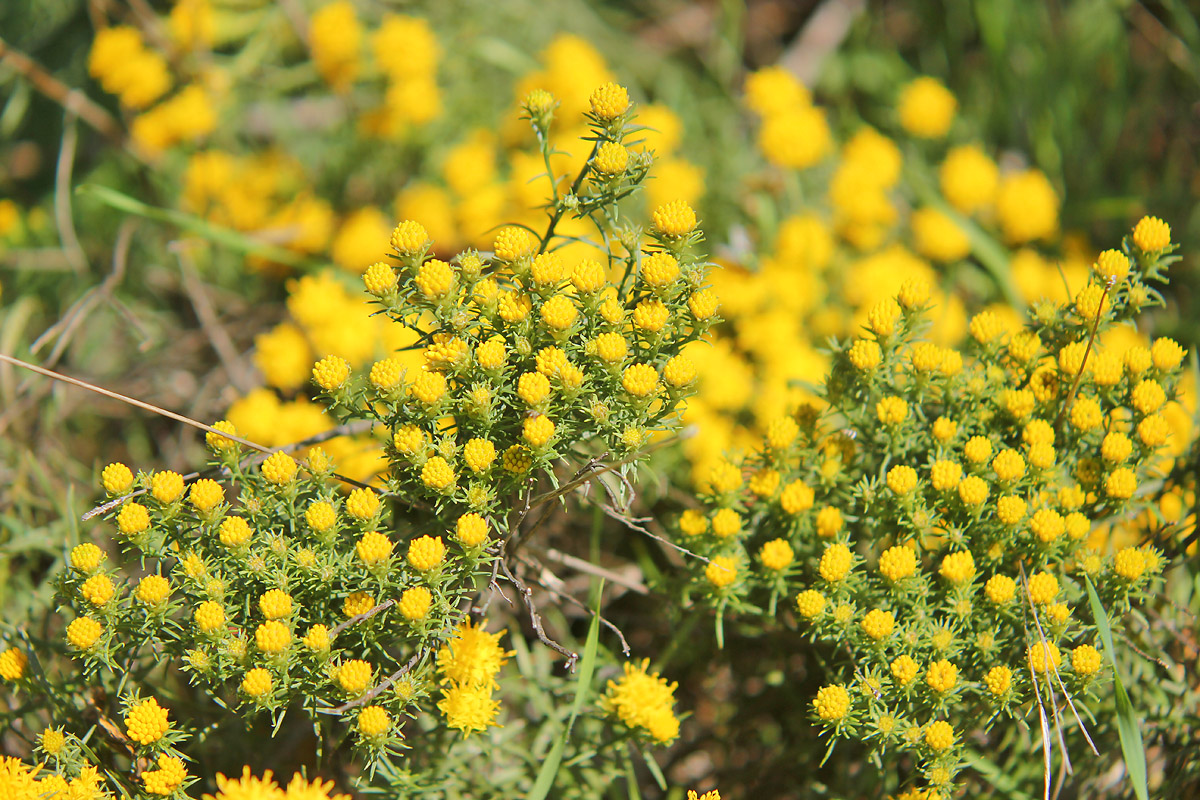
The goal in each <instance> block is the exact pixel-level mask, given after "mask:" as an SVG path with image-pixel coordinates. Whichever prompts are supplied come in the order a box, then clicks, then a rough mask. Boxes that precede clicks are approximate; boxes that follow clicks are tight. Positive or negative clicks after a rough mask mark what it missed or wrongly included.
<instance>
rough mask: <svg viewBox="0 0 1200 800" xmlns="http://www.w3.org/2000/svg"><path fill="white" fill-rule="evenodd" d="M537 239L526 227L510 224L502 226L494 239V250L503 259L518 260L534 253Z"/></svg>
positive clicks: (497, 256)
mask: <svg viewBox="0 0 1200 800" xmlns="http://www.w3.org/2000/svg"><path fill="white" fill-rule="evenodd" d="M536 249H537V240H536V239H534V238H533V235H532V234H530V233H529V231H527V230H525V229H524V228H518V227H516V226H509V227H505V228H501V229H500V230H499V231H498V232H497V233H496V238H495V239H493V241H492V251H493V252H494V253H495V254H496V258H498V259H499V260H501V261H516V260H518V259H521V258H526V257H528V256H531V255H533V253H534V251H535V250H536Z"/></svg>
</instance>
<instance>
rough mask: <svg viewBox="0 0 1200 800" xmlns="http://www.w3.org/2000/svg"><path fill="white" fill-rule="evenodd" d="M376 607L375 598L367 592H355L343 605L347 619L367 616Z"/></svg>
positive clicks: (343, 611)
mask: <svg viewBox="0 0 1200 800" xmlns="http://www.w3.org/2000/svg"><path fill="white" fill-rule="evenodd" d="M374 607H375V598H374V597H372V596H371V595H370V594H368V593H367V592H354V593H353V594H351V595H350V596H349V597H347V598H346V600H345V602H343V603H342V613H343V614H345V615H346V616H347V617H357V616H359V615H361V614H366V613H367V612H368V611H370V610H371V609H372V608H374Z"/></svg>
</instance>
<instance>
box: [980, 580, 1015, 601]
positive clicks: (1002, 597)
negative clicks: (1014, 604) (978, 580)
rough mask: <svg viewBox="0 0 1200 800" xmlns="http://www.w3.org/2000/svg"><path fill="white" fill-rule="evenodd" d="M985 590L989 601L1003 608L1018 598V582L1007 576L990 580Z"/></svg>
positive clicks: (985, 585)
mask: <svg viewBox="0 0 1200 800" xmlns="http://www.w3.org/2000/svg"><path fill="white" fill-rule="evenodd" d="M983 590H984V592H985V593H986V594H987V597H988V600H991V601H992V602H993V603H995V604H996V605H998V606H1002V605H1005V604H1006V603H1009V602H1011V601H1012V599H1013V597H1015V596H1016V592H1017V582H1016V581H1014V580H1013V579H1012V578H1010V577H1008V576H1007V575H993V576H992V577H990V578H988V582H987V583H986V584H984V587H983Z"/></svg>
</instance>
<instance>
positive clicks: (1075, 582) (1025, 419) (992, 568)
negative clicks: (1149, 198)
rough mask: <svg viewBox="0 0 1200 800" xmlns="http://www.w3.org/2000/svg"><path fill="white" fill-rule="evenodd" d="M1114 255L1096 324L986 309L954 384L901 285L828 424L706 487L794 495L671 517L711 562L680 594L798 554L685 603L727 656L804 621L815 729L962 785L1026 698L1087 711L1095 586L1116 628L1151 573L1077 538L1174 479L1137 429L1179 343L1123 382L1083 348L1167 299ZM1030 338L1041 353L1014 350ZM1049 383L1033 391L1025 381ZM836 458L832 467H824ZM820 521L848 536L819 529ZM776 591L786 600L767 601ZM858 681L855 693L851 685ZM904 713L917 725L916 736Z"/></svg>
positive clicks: (848, 362)
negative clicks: (731, 644) (751, 625)
mask: <svg viewBox="0 0 1200 800" xmlns="http://www.w3.org/2000/svg"><path fill="white" fill-rule="evenodd" d="M914 102H915V101H914ZM928 102H933V101H932V99H930V100H928ZM928 133H929V135H933V133H934V131H933V130H932V129H930V130H929V132H928ZM1106 252H1113V253H1116V252H1119V253H1120V254H1121V258H1123V259H1125V262H1127V264H1128V266H1127V269H1125V268H1121V269H1119V267H1120V265H1119V264H1117V263H1116V262H1117V259H1116V258H1115V256H1112V255H1106V256H1105V264H1106V266H1105V267H1104V270H1105V273H1104V275H1103V280H1104V283H1093V284H1091V286H1093V287H1095V291H1096V292H1097V293H1098V294H1097V296H1096V299H1095V302H1094V303H1092V305H1093V306H1094V307H1095V309H1097V310H1096V312H1095V313H1092V312H1091V311H1089V313H1086V314H1079V313H1074V312H1068V311H1067V310H1066V309H1065V308H1060V309H1059V310H1058V311H1057V312H1056V313H1054V314H1051V315H1047V316H1039V315H1036V314H1034V315H1032V318H1031V319H1029V320H1028V321H1025V322H1023V323H1022V324H1021V327H1020V328H1013V329H1011V332H1006V330H1009V329H1006V328H1005V327H1004V324H1003V323H1002V321H1001V317H1000V315H999V314H998V313H993V312H991V311H986V312H984V313H982V314H980V315H979V316H977V317H976V318H975V320H974V321H973V322H972V323H971V325H970V330H969V333H970V339H969V340H968V343H967V344H966V346H965V347H964V350H963V352H962V353H961V358H960V359H959V360H958V361H957V363H956V364H955V365H954V369H952V370H949V371H945V370H942V369H940V368H939V367H938V366H937V365H936V360H935V359H933V358H932V357H930V356H928V355H927V350H928V349H929V348H930V347H931V346H932V345H930V344H927V341H928V340H925V339H923V336H924V334H925V333H926V332H927V331H928V328H929V323H928V317H929V316H930V314H932V313H936V312H934V311H933V310H932V309H931V306H930V304H929V303H928V302H926V301H922V302H905V298H904V297H903V296H902V295H903V293H899V294H898V296H897V298H896V299H892V300H885V301H880V302H879V303H877V304H876V306H875V307H874V309H873V311H872V312H871V313H870V314H868V315H867V316H866V317H865V318H864V319H863V320H862V322H863V327H862V330H861V331H860V332H859V333H858V334H857V336H856V337H854V338H852V339H845V340H842V341H841V342H839V343H838V344H837V345H836V346H835V348H834V353H833V356H832V366H831V368H830V371H829V374H828V377H827V379H826V381H825V384H824V386H823V387H822V388H821V389H820V390H819V391H818V393H817V398H816V400H815V402H819V403H820V406H819V408H820V410H819V411H818V410H817V408H818V406H815V405H802V406H800V408H799V410H798V411H796V412H795V413H794V414H793V415H792V417H791V419H792V423H793V426H794V428H795V429H796V430H797V431H798V434H799V435H798V436H796V437H795V438H796V439H797V440H798V441H799V444H798V445H791V446H788V447H783V448H781V447H780V446H779V445H780V442H779V440H778V437H777V436H772V435H771V431H772V430H776V429H777V428H778V426H777V425H775V424H773V425H772V426H771V428H770V429H769V430H768V431H767V435H765V436H763V437H762V440H761V443H760V444H759V445H758V446H757V447H756V448H755V449H753V450H752V451H751V452H750V453H749V454H748V455H746V456H745V457H744V458H742V459H741V460H740V461H738V460H728V459H726V460H725V461H723V462H721V464H720V467H719V470H720V472H718V473H714V474H725V473H728V474H729V475H736V476H739V477H740V476H741V475H743V474H748V475H754V476H759V475H764V474H768V473H769V474H770V475H771V476H772V480H773V482H777V485H780V486H783V487H785V488H784V489H783V490H782V492H781V493H780V494H779V495H778V497H777V496H776V495H774V494H772V493H767V492H760V491H755V488H756V482H755V481H751V482H750V483H749V484H748V485H742V484H741V483H740V481H739V482H729V483H728V485H724V486H722V487H721V488H722V491H713V490H709V491H706V492H704V493H702V494H700V495H699V496H698V498H697V500H698V502H699V503H700V505H701V508H706V509H707V510H708V513H709V514H710V519H711V520H713V523H712V525H711V526H701V525H693V524H692V522H691V519H692V517H688V518H687V519H683V518H681V519H680V527H679V531H680V535H679V538H678V540H677V541H678V542H679V544H680V546H682V547H686V548H687V550H688V551H689V552H691V553H695V554H696V555H698V556H701V557H703V559H707V560H708V563H707V564H706V563H705V562H704V561H702V560H700V559H696V560H694V561H693V564H692V566H691V568H690V576H691V581H690V582H689V583H688V584H687V586H688V587H689V588H688V589H687V593H688V595H689V596H690V595H691V594H692V590H691V588H690V587H691V586H694V585H696V584H698V583H699V582H700V581H701V580H703V579H704V578H705V577H706V576H708V573H709V571H710V570H711V569H712V566H711V565H712V564H717V563H725V562H728V563H731V564H736V563H747V562H751V561H755V560H757V562H758V563H761V564H766V563H767V561H768V558H769V555H768V554H771V553H776V552H782V548H783V547H784V546H786V547H787V548H788V550H787V552H788V553H789V554H790V559H789V566H788V569H787V571H786V572H784V573H778V572H774V571H772V570H769V569H762V568H759V569H754V570H748V571H745V573H744V574H739V575H738V577H737V581H738V583H737V592H736V593H735V594H717V593H712V592H696V593H695V594H696V596H697V597H702V598H704V599H706V600H707V602H708V603H710V604H712V605H713V606H714V608H715V611H716V614H717V615H718V616H717V623H716V624H717V641H718V644H720V642H721V641H722V639H721V631H722V626H723V622H722V620H723V619H724V617H726V616H736V617H740V618H753V617H754V616H756V615H762V616H770V617H775V616H776V615H777V614H779V613H780V609H783V608H794V609H795V612H796V614H795V615H793V616H792V619H794V624H795V625H796V626H797V627H798V628H799V629H800V630H801V631H802V632H804V633H806V634H807V635H808V636H810V637H811V638H812V639H814V640H816V641H819V642H822V643H825V644H827V645H828V646H829V647H831V648H833V649H832V650H831V652H833V653H835V654H836V655H834V656H833V661H832V663H831V664H830V666H829V667H828V669H826V670H824V671H823V680H825V681H828V685H826V686H824V687H823V688H820V689H819V690H816V694H815V695H813V696H812V704H813V705H812V707H813V714H814V716H815V718H816V720H817V722H818V723H819V726H820V727H821V729H822V730H823V731H824V732H825V734H826V735H828V736H831V737H834V738H839V737H846V738H854V739H860V740H862V741H864V742H865V743H866V744H867V746H869V747H870V748H872V749H873V750H874V751H876V752H877V753H878V754H879V755H880V756H887V755H888V754H889V753H891V754H896V755H899V754H900V753H902V752H905V751H907V752H909V753H911V755H912V757H913V758H915V759H916V763H917V764H918V765H919V767H920V769H921V770H922V772H923V774H925V775H927V776H928V775H932V774H933V773H935V772H937V773H938V779H937V780H938V781H940V783H938V785H940V786H953V785H954V781H955V779H954V775H955V774H956V770H957V759H958V756H957V755H956V753H957V752H958V748H959V746H960V744H961V743H962V742H963V741H964V738H965V737H966V736H967V735H968V733H969V734H970V735H971V736H977V735H992V736H1001V735H1005V734H1003V733H1001V730H1007V729H1008V728H1007V726H1008V725H1010V724H1012V720H1013V719H1014V717H1019V716H1020V712H1019V711H1017V710H1016V709H1018V708H1020V706H1021V703H1022V702H1027V701H1029V698H1033V697H1036V696H1038V695H1039V693H1040V697H1041V698H1042V702H1045V703H1049V702H1052V700H1051V698H1054V699H1053V702H1057V703H1059V705H1060V707H1061V706H1063V705H1065V703H1064V698H1063V696H1062V695H1063V693H1064V692H1065V693H1066V694H1067V698H1066V699H1069V700H1070V701H1071V702H1073V703H1075V704H1076V705H1079V704H1083V705H1087V704H1089V703H1093V702H1096V701H1097V700H1098V695H1097V694H1096V692H1095V681H1096V676H1097V675H1098V673H1100V672H1101V671H1102V670H1103V669H1104V666H1105V664H1104V659H1101V658H1100V656H1099V655H1098V653H1099V650H1098V649H1097V648H1098V646H1099V645H1098V642H1099V633H1098V630H1097V626H1096V624H1095V620H1093V619H1092V617H1091V613H1090V607H1089V603H1088V592H1089V591H1091V589H1089V582H1090V583H1091V586H1092V587H1093V588H1094V590H1095V592H1096V593H1097V595H1098V597H1099V598H1100V599H1101V602H1102V603H1103V604H1104V606H1105V607H1106V608H1109V609H1116V610H1117V613H1118V614H1119V613H1120V610H1122V609H1128V608H1129V607H1130V606H1131V605H1132V604H1134V603H1136V602H1137V601H1138V600H1139V599H1140V598H1142V597H1144V596H1145V593H1146V591H1147V590H1148V589H1149V588H1150V587H1151V586H1152V585H1154V583H1155V582H1156V581H1158V580H1159V578H1158V570H1159V569H1160V564H1161V562H1160V560H1159V558H1158V556H1157V555H1154V554H1153V553H1154V551H1153V548H1143V547H1136V546H1128V547H1125V548H1123V549H1120V550H1118V551H1117V552H1116V553H1115V555H1112V556H1108V557H1102V556H1092V555H1089V550H1088V547H1089V543H1088V533H1089V531H1090V529H1091V527H1092V523H1091V522H1090V520H1095V519H1103V518H1107V517H1118V518H1120V517H1132V516H1136V515H1137V514H1139V513H1141V512H1142V511H1143V510H1144V509H1146V507H1147V505H1148V502H1149V501H1150V500H1152V499H1153V497H1152V496H1149V495H1148V494H1147V492H1146V490H1145V489H1144V488H1143V487H1144V486H1146V485H1147V483H1148V482H1150V481H1152V480H1155V479H1161V478H1162V477H1164V472H1163V470H1164V469H1169V468H1170V465H1171V459H1169V458H1167V459H1165V462H1164V458H1163V456H1164V454H1163V452H1162V450H1161V449H1160V447H1161V444H1162V440H1161V439H1159V438H1158V437H1156V436H1154V435H1153V432H1151V433H1150V434H1149V435H1148V436H1146V437H1142V436H1139V435H1138V434H1137V432H1136V431H1137V429H1138V426H1139V425H1142V426H1144V427H1145V428H1146V429H1147V430H1150V429H1151V428H1152V427H1153V426H1154V425H1155V424H1157V423H1156V421H1155V419H1156V415H1158V414H1159V413H1160V410H1161V409H1162V408H1163V407H1164V405H1166V404H1168V403H1170V402H1172V401H1173V399H1174V398H1176V397H1177V396H1178V393H1179V391H1180V383H1181V371H1180V369H1179V367H1180V363H1181V362H1180V360H1179V358H1177V355H1178V348H1177V347H1172V345H1173V344H1174V343H1173V342H1171V343H1168V344H1162V345H1156V346H1157V347H1158V349H1159V352H1160V353H1161V354H1162V358H1161V359H1160V364H1159V365H1158V366H1156V367H1154V368H1153V369H1154V371H1153V372H1150V371H1149V370H1150V369H1151V366H1150V363H1149V362H1150V361H1151V359H1150V358H1148V357H1147V358H1144V359H1143V360H1144V361H1146V362H1147V363H1146V365H1145V366H1144V367H1143V368H1140V369H1138V370H1133V371H1129V370H1121V369H1119V368H1118V369H1116V370H1114V372H1115V373H1116V374H1115V377H1114V376H1112V375H1109V374H1107V373H1106V372H1102V371H1101V370H1099V369H1098V368H1097V367H1096V364H1098V363H1099V361H1100V356H1101V354H1100V353H1099V352H1098V351H1099V346H1098V345H1096V344H1095V343H1096V342H1097V341H1098V340H1101V339H1104V338H1105V337H1106V336H1108V335H1109V331H1110V330H1111V329H1112V328H1113V327H1114V326H1115V325H1116V324H1118V323H1124V322H1128V321H1131V320H1134V319H1136V316H1137V314H1138V312H1139V311H1140V310H1141V309H1142V308H1144V307H1146V306H1148V305H1152V304H1154V303H1156V302H1159V301H1160V300H1161V298H1160V295H1159V294H1158V289H1157V288H1156V287H1157V284H1159V283H1161V282H1162V281H1163V280H1164V279H1165V268H1166V267H1167V266H1168V265H1169V264H1170V263H1171V262H1172V261H1174V260H1175V257H1174V256H1172V255H1171V254H1170V252H1163V251H1159V250H1156V249H1147V248H1142V247H1140V246H1138V245H1137V244H1136V241H1135V240H1134V239H1133V238H1126V240H1125V242H1123V243H1122V245H1121V248H1120V250H1119V251H1116V250H1114V251H1106ZM1118 273H1119V275H1118ZM1118 278H1119V280H1118ZM1101 298H1102V300H1101ZM910 299H911V298H910ZM1089 302H1091V301H1089ZM1021 331H1024V332H1026V333H1025V334H1023V335H1018V333H1020V332H1021ZM1034 338H1035V339H1036V341H1038V342H1040V343H1041V346H1042V347H1044V348H1045V350H1044V351H1043V352H1044V353H1045V355H1042V356H1040V357H1038V356H1034V357H1030V356H1029V355H1027V354H1026V353H1024V352H1022V353H1021V354H1020V355H1019V356H1015V355H1014V353H1013V349H1014V348H1020V349H1023V350H1028V342H1027V341H1026V339H1034ZM1152 349H1153V348H1151V349H1149V350H1147V356H1148V355H1149V353H1150V352H1152ZM1064 350H1070V351H1071V355H1070V358H1067V359H1064V358H1062V357H1061V354H1062V353H1063V351H1064ZM1076 350H1077V351H1078V352H1077V353H1076V352H1074V351H1076ZM926 361H928V362H929V363H928V364H925V362H926ZM1047 373H1049V374H1050V375H1052V376H1054V378H1053V380H1046V379H1043V382H1042V384H1041V386H1042V387H1043V389H1044V391H1033V390H1031V389H1028V388H1026V387H1027V386H1029V385H1030V383H1031V381H1032V380H1033V379H1034V378H1035V376H1037V375H1045V374H1047ZM1081 409H1082V410H1081ZM1085 417H1086V419H1085ZM1147 420H1150V422H1146V421H1147ZM788 438H789V439H792V438H793V437H791V436H789V437H788ZM1147 440H1149V442H1153V443H1155V444H1148V443H1147ZM1038 448H1051V454H1050V457H1045V455H1044V454H1039V452H1040V451H1039V449H1038ZM831 452H833V453H836V454H837V458H838V464H837V469H835V470H829V469H826V468H825V466H824V465H825V464H827V463H828V459H829V454H830V453H831ZM1164 463H1165V466H1164ZM792 486H797V487H805V492H804V496H803V498H802V499H803V502H797V501H796V500H795V499H791V500H789V496H788V492H789V489H788V488H786V487H792ZM828 509H838V510H839V512H840V516H839V519H840V520H841V523H840V525H839V526H838V527H837V528H834V529H831V530H829V531H828V532H827V533H826V532H824V531H823V530H822V528H823V526H822V524H821V522H820V520H819V516H820V514H823V513H825V510H828ZM732 510H736V513H737V514H738V515H739V516H740V518H742V519H745V520H747V521H748V523H744V524H742V525H741V526H740V527H739V530H738V532H737V535H736V536H721V535H720V531H719V530H718V529H717V528H718V526H717V517H718V515H719V514H723V513H726V512H731V513H732ZM696 513H697V512H696V511H695V510H692V511H688V512H687V514H688V515H695V514H696ZM699 513H703V512H699ZM685 516H686V515H685ZM829 539H832V541H830V540H829ZM1147 553H1151V555H1150V556H1149V557H1148V556H1147ZM756 557H757V558H756ZM860 565H862V566H860ZM781 575H782V576H783V577H781ZM781 596H782V597H789V598H794V603H788V604H778V605H777V604H776V599H777V598H778V597H781ZM827 609H828V610H827ZM1118 618H1119V617H1118ZM781 619H782V617H781ZM1113 625H1114V626H1115V625H1116V622H1115V620H1114V622H1113ZM1068 665H1069V669H1068ZM1060 670H1061V671H1062V672H1063V674H1062V675H1061V676H1060V677H1055V675H1056V674H1058V673H1059V671H1060ZM918 677H920V680H918ZM854 685H862V686H864V687H865V688H864V691H863V696H862V697H859V696H858V695H857V694H855V695H853V696H852V695H851V693H850V692H849V691H848V689H847V688H845V687H849V686H854ZM997 709H999V711H1000V714H1001V716H999V717H997V716H995V715H996V713H997ZM897 720H911V721H912V723H911V726H910V728H908V730H909V731H911V732H912V735H911V736H909V735H908V734H907V733H903V731H904V730H905V729H904V728H898V726H897V724H896V721H897ZM947 720H949V721H947ZM879 721H883V725H882V728H880V727H878V724H879ZM883 730H886V731H888V733H884V732H882V731H883ZM897 731H900V733H899V734H897V735H892V734H893V733H896V732H897ZM988 731H991V733H990V734H988V733H987V732H988ZM943 773H944V774H943ZM943 796H945V795H943Z"/></svg>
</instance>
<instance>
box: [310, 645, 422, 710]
mask: <svg viewBox="0 0 1200 800" xmlns="http://www.w3.org/2000/svg"><path fill="white" fill-rule="evenodd" d="M426 652H427V651H426V649H425V648H421V649H420V650H418V651H417V652H415V653H413V657H412V658H410V659H409V660H408V663H407V664H405V665H404V666H403V667H401V668H400V669H398V670H396V671H395V672H393V673H392V674H391V675H388V676H387V677H386V678H384V679H383V680H382V681H380V682H379V685H378V686H376V687H375V688H374V689H372V690H371V691H369V692H367V693H366V694H364V695H363V696H362V697H358V698H355V699H354V700H351V701H350V702H348V703H343V704H342V705H340V706H338V707H337V708H318V709H317V713H318V714H342V713H344V712H346V711H349V710H350V709H352V708H357V707H358V706H361V705H363V704H364V703H369V702H370V701H372V700H374V699H375V698H376V697H378V696H379V695H381V694H383V693H384V692H386V691H387V689H388V687H389V686H391V685H392V684H393V683H395V682H396V681H398V680H400V678H402V677H404V676H405V675H406V674H408V673H409V672H411V671H412V668H413V667H415V666H416V665H417V664H418V663H419V662H420V660H421V657H422V656H424V655H425V653H426Z"/></svg>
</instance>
